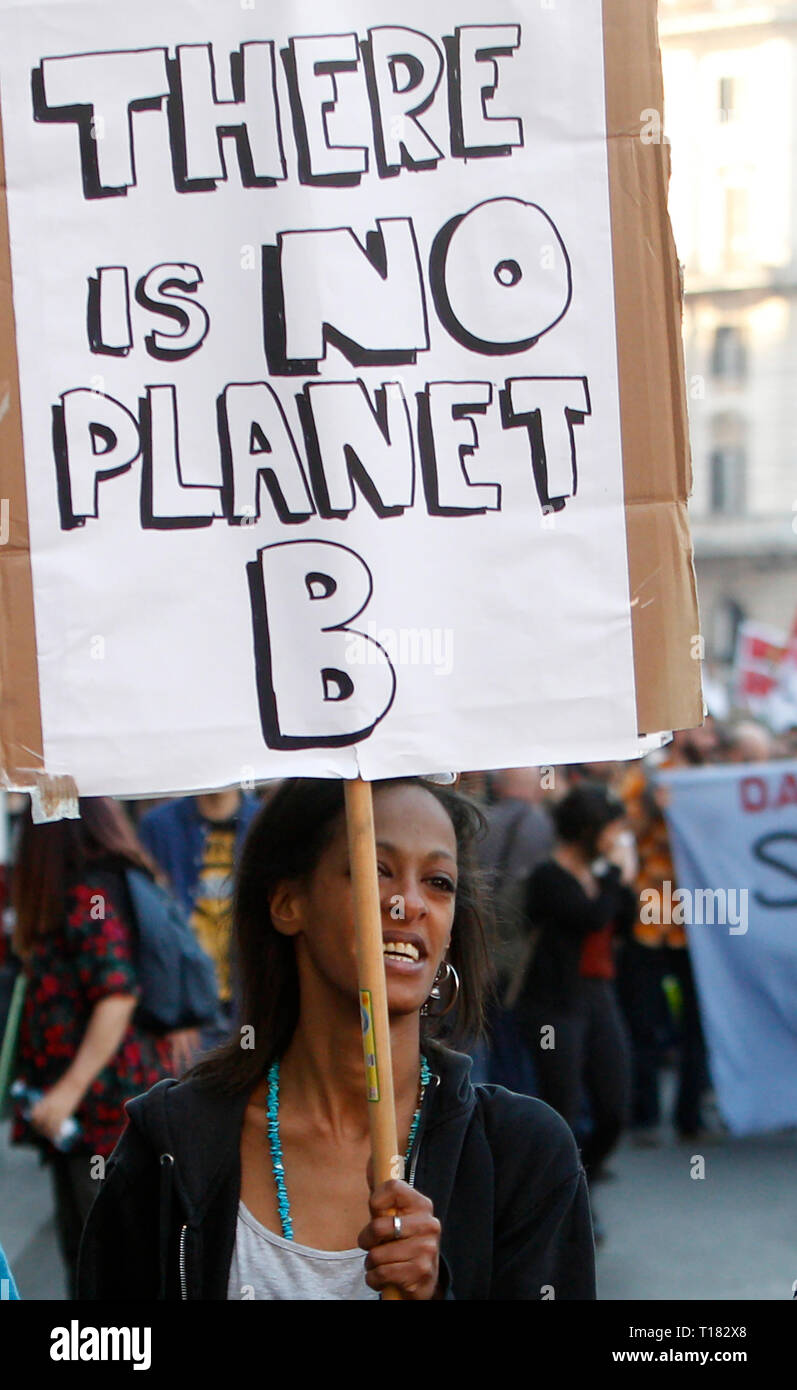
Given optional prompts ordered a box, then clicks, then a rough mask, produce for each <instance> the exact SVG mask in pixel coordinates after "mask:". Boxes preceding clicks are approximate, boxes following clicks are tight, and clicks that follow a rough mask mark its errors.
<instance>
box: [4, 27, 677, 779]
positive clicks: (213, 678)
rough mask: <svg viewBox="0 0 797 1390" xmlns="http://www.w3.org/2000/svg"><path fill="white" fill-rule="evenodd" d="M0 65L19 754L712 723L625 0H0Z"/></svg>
mask: <svg viewBox="0 0 797 1390" xmlns="http://www.w3.org/2000/svg"><path fill="white" fill-rule="evenodd" d="M0 102H1V103H2V125H3V141H4V147H5V186H6V196H5V199H4V203H3V216H4V217H5V214H6V211H7V214H8V219H9V226H10V233H9V235H10V261H9V260H8V259H6V261H5V268H4V269H3V268H0V292H2V303H0V315H1V316H2V324H3V330H4V340H3V344H2V348H1V349H0V376H1V377H2V379H3V381H4V383H5V388H4V389H5V403H6V409H5V413H4V418H3V420H2V421H1V422H0V429H1V430H2V439H1V440H0V444H1V445H2V449H3V480H4V481H3V489H2V491H3V497H4V499H6V501H5V502H4V506H6V519H7V523H8V525H7V530H8V535H7V536H6V541H7V543H6V545H5V546H4V547H2V548H0V585H2V593H1V594H0V598H1V599H2V602H1V603H0V626H1V631H0V637H1V638H2V649H1V651H0V661H2V667H1V668H0V678H1V679H2V687H3V706H2V763H3V771H4V774H5V776H6V778H7V780H8V781H9V782H10V783H13V784H17V785H30V784H31V783H32V782H33V781H35V780H36V779H37V777H39V776H40V775H41V774H43V773H45V774H46V775H47V776H48V777H49V778H55V777H69V778H73V779H74V781H75V782H76V784H77V787H78V789H79V791H80V792H81V793H82V794H84V795H85V794H102V793H113V794H121V795H135V794H146V793H150V794H151V793H158V792H169V791H176V790H192V789H197V788H201V787H214V786H220V785H224V784H229V783H232V782H244V783H246V782H247V781H249V780H251V781H254V780H255V779H258V778H263V777H273V776H280V775H282V774H287V773H293V774H297V773H298V774H309V775H325V776H356V775H358V774H359V775H361V776H363V777H366V778H378V777H385V776H389V775H393V774H400V773H411V772H424V771H427V770H432V769H437V768H449V767H452V768H453V767H455V768H458V769H466V768H480V767H499V766H506V765H517V764H519V763H544V764H549V763H555V762H560V761H574V760H589V759H607V758H622V757H631V756H634V755H635V754H636V753H637V752H638V750H639V747H640V740H639V735H640V734H655V733H656V731H657V730H660V729H669V728H673V727H683V726H690V725H694V724H696V723H699V722H700V719H701V715H702V706H701V700H700V688H699V664H698V661H697V659H696V658H697V657H698V656H699V639H698V636H697V634H698V621H697V613H696V606H695V595H694V576H693V571H692V561H691V546H690V541H689V535H688V526H687V521H686V497H687V494H688V491H689V486H690V475H689V458H688V446H687V442H686V415H685V404H684V388H683V374H682V363H681V349H680V337H679V329H680V325H679V290H678V270H677V261H676V257H675V253H674V248H673V245H672V240H671V236H670V231H669V223H668V220H667V215H666V188H667V177H668V148H667V145H666V143H665V142H664V140H663V135H662V125H661V110H662V92H661V78H660V71H659V63H658V50H657V44H656V28H655V4H654V3H653V2H652V0H644V3H640V0H633V3H631V0H606V3H605V4H603V5H602V4H601V3H599V0H590V2H589V3H586V4H585V3H583V0H579V3H578V5H576V4H575V3H569V2H567V0H565V3H558V4H557V5H555V6H546V5H540V4H538V3H536V0H534V3H532V0H524V2H521V0H509V2H508V3H506V4H505V5H503V6H502V7H500V9H499V10H498V11H496V10H495V8H494V6H488V7H485V5H484V3H483V0H460V2H458V3H457V4H456V5H454V4H451V3H441V4H439V5H438V6H436V7H435V8H434V11H433V12H432V11H430V9H429V7H428V5H421V4H419V3H417V0H409V3H404V4H402V6H401V7H400V10H396V8H395V6H393V5H391V4H390V3H388V0H377V2H375V3H369V4H368V5H365V4H362V3H350V4H347V5H345V6H340V7H336V8H335V9H334V10H331V9H330V7H329V6H328V5H321V4H320V3H305V4H301V5H300V4H285V5H282V6H280V7H279V8H278V9H275V8H274V7H264V6H257V5H256V4H254V2H253V3H252V5H251V6H247V5H241V6H235V7H223V8H221V7H219V6H217V5H214V4H212V3H210V0H193V3H190V4H189V3H187V0H175V2H174V3H172V4H170V5H169V6H163V5H162V4H160V3H156V0H138V3H137V4H136V5H134V6H118V5H107V4H105V3H98V0H41V3H30V4H26V5H24V6H20V5H18V4H16V3H11V0H3V3H1V4H0ZM6 204H7V207H6ZM0 230H2V229H0ZM0 243H2V245H0V254H2V255H4V256H5V254H6V253H5V249H4V248H5V237H4V236H0ZM12 308H13V313H12ZM12 328H13V330H14V332H13V333H12ZM23 440H24V450H23Z"/></svg>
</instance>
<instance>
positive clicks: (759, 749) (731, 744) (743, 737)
mask: <svg viewBox="0 0 797 1390" xmlns="http://www.w3.org/2000/svg"><path fill="white" fill-rule="evenodd" d="M772 755H773V739H772V735H771V734H770V732H769V730H768V729H765V728H764V726H763V724H757V723H756V721H755V720H754V719H743V720H740V722H739V723H738V724H732V725H731V727H730V729H729V730H728V734H727V743H726V752H725V756H724V758H723V761H724V762H729V763H768V762H770V760H771V758H772Z"/></svg>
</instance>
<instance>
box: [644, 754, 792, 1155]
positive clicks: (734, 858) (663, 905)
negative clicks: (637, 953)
mask: <svg viewBox="0 0 797 1390" xmlns="http://www.w3.org/2000/svg"><path fill="white" fill-rule="evenodd" d="M657 780H659V781H660V782H661V783H662V784H663V785H664V786H665V787H667V788H668V790H669V793H670V795H669V798H668V804H667V809H666V816H667V822H668V825H669V828H670V834H671V842H672V849H673V860H674V866H675V882H674V883H672V884H669V885H668V884H665V885H664V890H663V892H662V894H661V895H657V894H655V893H653V892H652V890H651V891H650V892H649V893H648V894H647V896H646V894H645V893H643V894H642V899H643V901H642V904H641V912H642V913H643V914H645V913H648V914H651V913H652V914H654V915H652V916H648V917H647V920H649V921H657V920H669V921H674V922H680V923H682V924H683V925H684V926H685V927H686V930H687V934H688V938H689V950H690V953H691V956H692V961H693V964H694V969H695V977H696V981H697V988H698V994H699V998H700V1008H701V1015H702V1018H703V1023H704V1028H705V1033H706V1042H707V1045H708V1051H709V1057H710V1066H711V1076H712V1080H713V1083H714V1088H715V1090H716V1094H717V1099H718V1102H719V1105H720V1109H721V1111H722V1114H723V1117H724V1119H725V1120H726V1122H727V1124H728V1126H729V1128H730V1129H731V1131H732V1133H734V1134H753V1133H757V1132H760V1131H764V1130H770V1129H776V1128H779V1127H783V1126H789V1125H795V1124H797V938H796V937H795V931H794V923H795V911H797V763H795V762H788V763H787V762H783V763H767V764H758V763H756V764H744V765H737V766H727V767H702V768H695V769H691V768H690V769H681V770H677V771H675V770H673V771H667V772H662V773H660V774H659V775H658V779H657ZM659 896H660V898H661V900H660V901H657V897H659ZM657 913H658V914H664V916H663V917H662V916H661V915H659V916H658V917H657V916H656V915H655V914H657ZM643 920H646V919H645V917H644V916H643Z"/></svg>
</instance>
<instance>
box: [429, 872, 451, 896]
mask: <svg viewBox="0 0 797 1390" xmlns="http://www.w3.org/2000/svg"><path fill="white" fill-rule="evenodd" d="M430 882H431V883H432V884H433V885H434V887H435V888H439V889H440V890H441V891H442V892H444V893H456V891H457V885H456V884H455V883H454V882H453V881H452V879H450V878H447V877H446V875H445V874H436V875H435V877H434V878H433V879H431V880H430Z"/></svg>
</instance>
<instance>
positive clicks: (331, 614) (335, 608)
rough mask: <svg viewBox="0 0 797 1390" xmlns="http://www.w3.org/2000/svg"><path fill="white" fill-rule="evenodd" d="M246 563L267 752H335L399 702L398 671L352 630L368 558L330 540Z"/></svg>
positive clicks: (366, 584) (285, 547) (286, 547)
mask: <svg viewBox="0 0 797 1390" xmlns="http://www.w3.org/2000/svg"><path fill="white" fill-rule="evenodd" d="M247 569H248V572H249V585H250V595H251V601H252V621H253V627H254V638H255V661H256V666H257V683H258V695H259V701H260V716H261V722H262V727H263V735H264V737H265V740H266V743H267V744H268V746H269V748H322V747H338V748H339V747H344V746H347V745H349V744H352V743H359V742H360V740H361V739H364V738H367V737H368V735H369V734H370V733H372V731H373V729H374V727H375V726H376V725H377V724H378V723H379V720H380V719H382V718H384V716H385V714H386V713H387V711H388V710H389V708H390V706H391V704H392V703H393V696H394V694H395V689H396V675H395V671H394V670H393V667H392V665H391V663H390V661H389V660H388V657H387V655H386V653H385V651H384V649H383V648H382V647H381V646H380V645H379V643H378V642H374V640H373V639H372V638H371V637H366V636H365V634H364V633H360V632H357V631H356V629H352V628H350V627H348V624H349V623H351V622H353V621H354V619H355V618H357V617H359V615H360V614H361V613H362V612H363V610H364V609H365V608H366V607H367V605H368V603H369V601H370V598H371V594H372V591H373V583H372V580H371V573H370V570H369V569H368V566H367V565H366V564H365V561H364V560H362V559H361V558H360V556H359V555H356V554H355V552H354V551H353V550H349V549H348V547H347V546H344V545H338V544H337V543H336V542H334V541H284V542H281V543H279V544H277V545H269V546H266V547H265V549H263V550H261V551H259V554H258V560H256V561H253V562H252V563H250V564H249V565H248V566H247ZM353 637H356V639H357V644H358V646H359V647H360V649H361V655H360V659H359V660H358V661H357V663H356V665H353V663H352V656H351V645H352V638H353Z"/></svg>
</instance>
